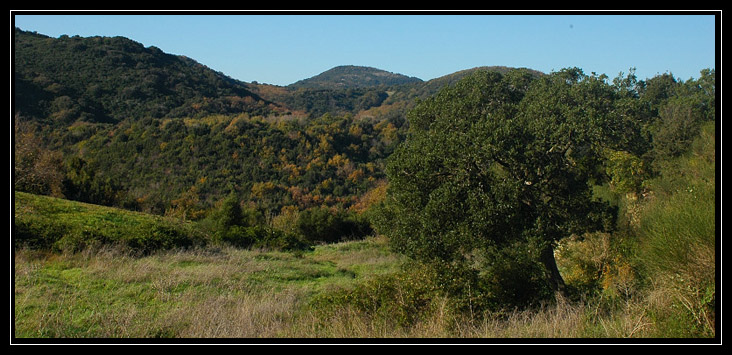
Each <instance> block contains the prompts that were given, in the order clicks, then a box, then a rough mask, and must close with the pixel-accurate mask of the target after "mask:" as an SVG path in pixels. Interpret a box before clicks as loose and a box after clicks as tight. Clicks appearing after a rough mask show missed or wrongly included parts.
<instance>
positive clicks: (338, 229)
mask: <svg viewBox="0 0 732 355" xmlns="http://www.w3.org/2000/svg"><path fill="white" fill-rule="evenodd" d="M295 226H296V230H297V231H298V232H299V233H300V234H301V235H302V236H303V237H304V238H305V240H307V241H309V242H311V243H316V242H324V243H333V242H338V241H342V240H351V239H361V238H363V237H365V236H367V235H369V234H371V227H370V224H369V222H368V221H367V220H365V219H363V218H359V216H358V215H356V214H353V213H348V212H346V211H343V210H335V211H334V210H331V209H330V208H322V207H315V208H310V209H307V210H304V211H301V212H300V214H299V216H298V219H297V221H296V223H295Z"/></svg>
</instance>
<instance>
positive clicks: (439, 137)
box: [380, 68, 640, 292]
mask: <svg viewBox="0 0 732 355" xmlns="http://www.w3.org/2000/svg"><path fill="white" fill-rule="evenodd" d="M605 79H606V78H605V77H604V76H596V75H591V76H588V75H585V74H584V73H583V72H582V71H581V70H579V69H576V68H573V69H565V70H562V71H560V72H556V73H553V74H551V75H547V76H544V77H541V78H534V77H532V76H531V75H529V73H528V72H526V71H522V70H517V71H512V72H509V73H506V74H505V75H501V74H499V73H495V72H477V73H475V74H473V75H471V76H469V77H467V78H465V79H463V80H462V81H460V82H459V83H457V84H456V85H454V86H452V87H449V88H446V89H443V90H442V91H440V93H439V94H437V95H436V96H434V97H433V98H430V99H428V100H425V101H424V102H423V103H421V104H420V105H419V106H418V107H417V108H415V110H414V111H412V113H411V116H410V117H409V122H410V130H409V132H408V136H407V139H406V141H405V142H404V143H403V145H402V146H400V147H399V148H398V149H397V150H396V151H395V152H394V154H393V155H392V156H391V157H390V159H389V164H388V166H387V176H388V178H389V182H390V186H389V190H388V194H387V199H386V202H385V206H384V209H383V211H384V212H383V216H382V220H381V223H380V231H381V232H383V233H385V234H387V235H388V236H389V237H390V238H391V240H392V241H393V244H394V247H395V248H396V249H397V250H398V251H401V252H403V253H405V254H407V255H410V256H412V257H414V258H416V259H419V260H425V261H430V260H432V261H434V260H438V261H441V262H449V263H458V264H461V263H467V264H470V262H474V260H473V259H474V257H475V255H476V254H485V253H486V252H488V251H491V250H493V251H495V250H501V249H504V248H507V247H510V246H512V245H516V243H520V244H522V245H525V246H527V247H528V248H529V249H531V250H533V251H535V252H536V254H538V255H537V257H536V260H537V261H538V262H540V263H541V264H542V265H543V266H544V268H545V272H546V279H545V280H546V281H547V282H548V285H549V286H550V287H551V288H552V289H553V290H555V291H560V292H561V291H563V287H564V283H563V281H562V278H561V276H560V274H559V272H558V270H557V267H556V264H555V261H554V255H553V250H554V246H555V245H556V243H557V241H559V240H560V239H562V238H564V237H567V236H570V235H572V234H576V235H581V234H583V233H586V232H594V231H603V230H608V229H609V228H611V227H612V226H613V217H614V211H613V209H612V207H611V206H610V205H609V204H607V203H605V202H602V201H599V200H596V199H594V198H593V195H592V184H593V183H594V182H596V181H597V179H598V178H601V177H602V176H601V174H600V173H599V172H600V171H601V169H600V168H601V166H602V164H601V163H602V161H601V156H602V155H601V154H602V152H603V149H604V148H614V149H619V148H627V147H628V146H629V145H631V142H634V141H635V139H634V138H635V137H636V136H638V135H640V128H639V126H638V125H633V124H630V122H633V119H632V118H635V117H636V116H635V115H634V114H635V113H636V112H632V111H633V110H636V111H637V109H638V108H637V107H629V106H628V105H624V101H623V100H622V97H623V94H622V91H620V90H618V89H617V87H615V86H612V85H610V84H608V83H607V82H606V80H605Z"/></svg>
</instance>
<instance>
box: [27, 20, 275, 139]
mask: <svg viewBox="0 0 732 355" xmlns="http://www.w3.org/2000/svg"><path fill="white" fill-rule="evenodd" d="M14 34H15V36H14V43H13V46H14V57H13V64H14V84H15V86H14V90H15V95H14V96H15V105H16V112H18V111H19V112H21V114H22V115H24V116H26V117H32V118H34V119H36V120H41V121H43V123H44V124H50V125H54V126H65V125H69V124H72V123H74V122H77V121H85V122H92V123H116V122H120V121H122V120H125V119H127V118H143V117H154V118H160V117H191V116H196V115H203V114H212V113H219V114H231V113H242V112H248V113H251V114H269V113H271V112H273V111H274V110H276V108H277V107H276V105H274V104H272V103H270V102H265V101H263V100H262V99H261V98H260V97H258V96H257V95H255V94H253V93H252V92H251V91H250V90H249V89H248V88H247V87H246V85H245V84H244V83H242V82H239V81H237V80H234V79H232V78H230V77H227V76H226V75H224V74H222V73H219V72H216V71H214V70H212V69H210V68H208V67H206V66H204V65H202V64H200V63H198V62H196V61H194V60H192V59H190V58H187V57H184V56H176V55H171V54H167V53H164V52H163V51H161V50H160V49H159V48H156V47H147V48H146V47H144V46H143V45H142V44H140V43H138V42H135V41H132V40H130V39H127V38H123V37H98V36H97V37H89V38H83V37H79V36H74V37H68V36H61V37H59V38H51V37H47V36H44V35H40V34H37V33H32V32H26V31H22V30H20V29H17V28H16V29H15V33H14Z"/></svg>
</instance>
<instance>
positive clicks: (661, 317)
mask: <svg viewBox="0 0 732 355" xmlns="http://www.w3.org/2000/svg"><path fill="white" fill-rule="evenodd" d="M715 181H716V179H715V127H714V122H710V123H707V124H705V125H703V126H702V128H701V134H700V136H699V137H698V138H697V139H696V140H695V141H694V143H693V144H692V146H691V149H690V150H689V151H688V152H687V153H686V154H685V155H683V156H681V157H678V158H676V159H674V160H672V161H670V164H668V165H666V167H665V168H664V170H663V172H662V174H661V175H660V176H659V177H658V178H656V179H653V180H651V181H650V182H649V186H650V189H651V191H652V192H653V193H652V195H651V196H650V198H648V199H647V201H646V202H644V204H643V206H642V211H641V220H640V225H639V228H638V238H639V242H640V246H639V249H638V260H639V263H640V265H641V266H642V270H643V272H644V273H645V276H646V277H647V278H648V279H649V280H650V281H651V282H652V294H651V299H650V300H651V301H652V303H653V305H652V309H651V313H652V314H653V316H654V318H655V319H656V322H657V326H658V327H659V332H660V333H661V334H663V335H664V336H674V337H699V336H702V337H710V336H714V334H715V329H716V327H715V305H716V282H715V281H716V276H717V275H716V265H717V264H716V259H717V255H716V231H717V229H716V225H717V224H716V222H717V221H716V216H717V214H716V206H717V204H716V202H717V200H716V198H717V197H716V191H715Z"/></svg>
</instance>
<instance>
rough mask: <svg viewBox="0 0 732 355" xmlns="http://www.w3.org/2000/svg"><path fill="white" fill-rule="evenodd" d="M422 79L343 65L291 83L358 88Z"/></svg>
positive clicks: (293, 86) (309, 85)
mask: <svg viewBox="0 0 732 355" xmlns="http://www.w3.org/2000/svg"><path fill="white" fill-rule="evenodd" d="M419 82H422V80H420V79H418V78H410V77H407V76H404V75H401V74H395V73H389V72H387V71H384V70H379V69H376V68H369V67H360V66H354V65H343V66H338V67H335V68H332V69H329V70H327V71H325V72H323V73H320V74H318V75H316V76H314V77H312V78H309V79H304V80H300V81H298V82H296V83H293V84H290V85H289V86H288V87H290V88H311V89H321V90H322V89H343V88H345V89H358V88H365V87H378V86H394V85H401V84H407V83H419Z"/></svg>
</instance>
